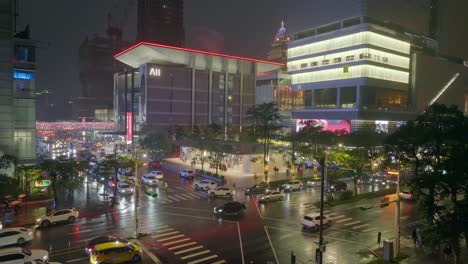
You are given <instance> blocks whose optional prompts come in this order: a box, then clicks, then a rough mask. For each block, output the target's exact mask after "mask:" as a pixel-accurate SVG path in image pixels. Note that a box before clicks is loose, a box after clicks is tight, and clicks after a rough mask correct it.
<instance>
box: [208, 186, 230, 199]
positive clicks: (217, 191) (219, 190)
mask: <svg viewBox="0 0 468 264" xmlns="http://www.w3.org/2000/svg"><path fill="white" fill-rule="evenodd" d="M234 193H235V191H234V189H232V188H229V187H223V186H221V187H216V188H214V189H210V190H208V194H209V195H210V197H211V198H216V197H218V196H226V197H228V198H232V196H233V195H234Z"/></svg>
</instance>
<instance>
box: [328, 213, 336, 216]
mask: <svg viewBox="0 0 468 264" xmlns="http://www.w3.org/2000/svg"><path fill="white" fill-rule="evenodd" d="M337 214H338V213H331V214H328V216H332V215H337Z"/></svg>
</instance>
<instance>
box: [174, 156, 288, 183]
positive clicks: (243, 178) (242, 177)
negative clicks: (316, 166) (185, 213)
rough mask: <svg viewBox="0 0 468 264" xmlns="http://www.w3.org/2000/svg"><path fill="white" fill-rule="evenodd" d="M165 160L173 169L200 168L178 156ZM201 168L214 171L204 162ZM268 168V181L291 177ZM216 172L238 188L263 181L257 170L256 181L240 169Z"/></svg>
mask: <svg viewBox="0 0 468 264" xmlns="http://www.w3.org/2000/svg"><path fill="white" fill-rule="evenodd" d="M165 161H166V165H165V167H166V168H168V169H171V170H174V171H179V170H181V169H190V168H191V169H197V170H201V169H202V167H201V165H200V164H196V165H195V166H194V167H191V166H190V161H186V162H184V161H182V160H181V159H179V158H168V159H165ZM203 169H204V170H205V171H209V172H212V173H215V170H214V169H210V168H209V164H208V163H205V165H204V168H203ZM270 169H271V172H270V174H269V177H270V181H277V180H286V179H290V178H291V176H289V177H287V176H286V173H285V172H278V173H277V174H275V172H274V171H273V168H270ZM218 173H219V174H221V175H223V176H224V177H225V179H226V185H228V186H232V185H233V184H235V185H236V187H239V188H247V187H250V186H252V185H254V184H256V183H260V182H262V181H263V174H262V173H259V172H257V175H258V179H257V181H256V182H255V180H254V177H253V175H254V173H243V172H241V171H235V170H232V169H231V170H230V169H228V170H227V171H225V172H219V171H218ZM296 178H297V177H296Z"/></svg>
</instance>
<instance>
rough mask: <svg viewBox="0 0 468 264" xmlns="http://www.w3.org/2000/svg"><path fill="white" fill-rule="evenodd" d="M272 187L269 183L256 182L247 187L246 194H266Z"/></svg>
mask: <svg viewBox="0 0 468 264" xmlns="http://www.w3.org/2000/svg"><path fill="white" fill-rule="evenodd" d="M270 188H271V187H270V185H268V184H255V185H254V186H252V187H250V188H247V189H245V195H252V194H264V193H265V192H267V191H269V190H270Z"/></svg>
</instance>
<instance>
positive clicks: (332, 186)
mask: <svg viewBox="0 0 468 264" xmlns="http://www.w3.org/2000/svg"><path fill="white" fill-rule="evenodd" d="M347 188H348V185H347V184H346V183H345V182H342V181H334V182H329V183H328V189H327V191H328V192H340V191H346V189H347Z"/></svg>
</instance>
